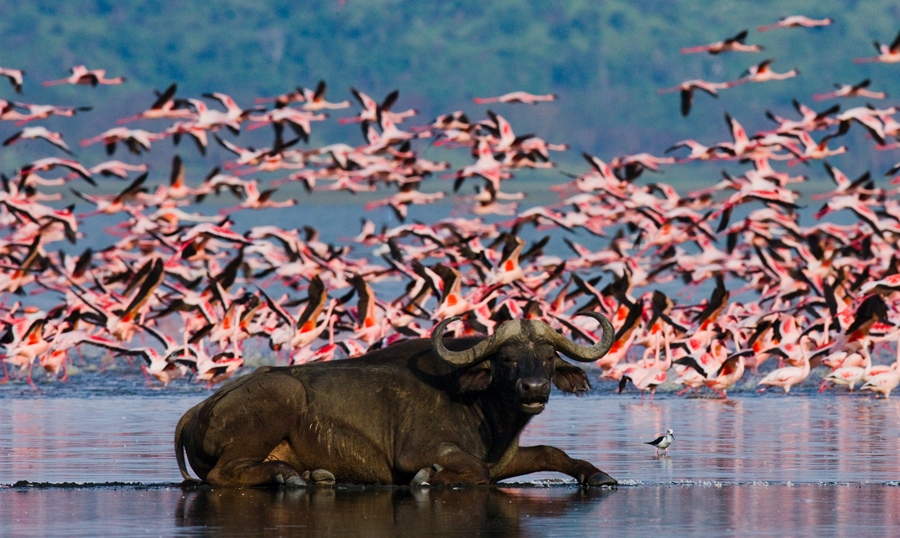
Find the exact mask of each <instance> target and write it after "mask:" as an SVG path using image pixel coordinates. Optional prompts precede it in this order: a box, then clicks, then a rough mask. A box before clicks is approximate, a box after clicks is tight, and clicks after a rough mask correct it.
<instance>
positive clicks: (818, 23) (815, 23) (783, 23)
mask: <svg viewBox="0 0 900 538" xmlns="http://www.w3.org/2000/svg"><path fill="white" fill-rule="evenodd" d="M833 22H834V19H832V18H831V17H826V18H824V19H811V18H809V17H804V16H803V15H789V16H787V17H782V18H780V19H778V22H775V23H772V24H766V25H764V26H759V27H757V28H756V30H757V31H758V32H768V31H769V30H774V29H776V28H797V27H803V28H817V27H822V26H829V25H830V24H832V23H833Z"/></svg>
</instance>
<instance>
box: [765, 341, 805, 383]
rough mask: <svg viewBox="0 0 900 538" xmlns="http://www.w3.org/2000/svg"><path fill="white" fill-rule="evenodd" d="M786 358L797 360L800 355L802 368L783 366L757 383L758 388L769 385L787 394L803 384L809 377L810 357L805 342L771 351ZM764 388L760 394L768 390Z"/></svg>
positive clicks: (790, 344) (782, 346)
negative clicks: (781, 389) (795, 386)
mask: <svg viewBox="0 0 900 538" xmlns="http://www.w3.org/2000/svg"><path fill="white" fill-rule="evenodd" d="M770 351H771V352H774V353H777V354H779V355H781V356H783V357H785V358H790V359H796V358H797V356H798V355H799V358H800V366H783V367H781V368H777V369H775V370H772V371H771V372H769V373H768V374H767V375H766V376H765V377H763V378H762V379H760V380H759V382H757V384H756V385H757V386H760V385H768V386H772V387H781V388H783V389H784V392H785V394H787V393H789V392H790V391H791V387H793V386H794V385H797V384H799V383H801V382H802V381H803V380H804V379H806V378H807V377H808V376H809V356H808V354H807V350H806V345H805V342H803V341H801V342H799V343H796V344H795V343H788V344H784V345H780V346H778V347H775V348H773V349H772V350H770ZM766 388H767V387H762V388H761V389H759V391H758V392H762V391H764V390H766Z"/></svg>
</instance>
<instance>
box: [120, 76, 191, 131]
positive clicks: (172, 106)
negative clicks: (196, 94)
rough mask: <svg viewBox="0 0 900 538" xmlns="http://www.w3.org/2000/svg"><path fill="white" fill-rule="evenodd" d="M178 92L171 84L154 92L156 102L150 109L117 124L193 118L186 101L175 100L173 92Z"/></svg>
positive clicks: (175, 85) (174, 85)
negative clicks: (162, 89) (140, 120)
mask: <svg viewBox="0 0 900 538" xmlns="http://www.w3.org/2000/svg"><path fill="white" fill-rule="evenodd" d="M177 90H178V85H177V84H174V83H173V84H171V85H170V86H169V87H168V88H166V89H165V90H164V91H162V92H156V101H154V102H153V104H152V105H150V108H148V109H147V110H144V111H142V112H139V113H137V114H135V115H134V116H129V117H127V118H119V119H118V120H117V123H119V124H122V123H128V122H131V121H134V120H139V119H145V120H155V119H162V118H188V117H191V116H193V114H194V113H193V111H192V110H191V109H190V108H189V107H188V105H187V101H184V100H181V99H175V92H176V91H177Z"/></svg>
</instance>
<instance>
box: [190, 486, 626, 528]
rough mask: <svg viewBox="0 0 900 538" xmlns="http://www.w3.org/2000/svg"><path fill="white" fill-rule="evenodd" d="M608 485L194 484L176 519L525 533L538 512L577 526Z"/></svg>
mask: <svg viewBox="0 0 900 538" xmlns="http://www.w3.org/2000/svg"><path fill="white" fill-rule="evenodd" d="M613 494H614V492H612V491H610V490H581V489H574V488H573V489H568V488H567V489H561V490H557V491H554V492H553V493H552V494H548V491H547V490H537V489H532V490H527V489H512V490H501V489H494V488H470V489H459V490H453V489H449V490H418V491H410V490H407V489H402V490H385V489H379V490H355V491H346V490H343V491H342V490H334V489H319V490H313V491H309V492H308V491H305V490H303V491H265V490H223V489H219V490H200V491H194V492H190V493H187V494H185V495H184V497H183V498H182V499H181V500H180V502H179V503H178V507H177V509H176V511H175V524H176V526H178V527H180V528H185V529H189V530H197V529H203V532H204V533H209V534H214V535H220V534H222V533H223V532H227V533H229V534H232V533H233V534H240V535H253V534H262V533H275V534H286V533H291V532H300V531H302V532H303V533H307V534H315V535H317V536H329V535H337V534H341V535H352V536H363V535H365V536H398V535H404V536H416V535H427V534H446V533H447V532H448V531H449V532H452V533H453V534H458V535H461V536H474V535H510V536H519V535H526V536H527V535H528V532H527V530H528V529H529V528H533V527H534V526H535V525H540V522H541V520H548V519H553V520H557V521H567V522H568V525H570V526H572V525H575V526H578V525H580V521H581V520H584V519H585V518H590V517H592V516H591V514H592V512H593V511H594V510H596V509H597V507H598V506H599V503H600V501H602V500H603V499H605V498H606V497H608V496H610V495H613Z"/></svg>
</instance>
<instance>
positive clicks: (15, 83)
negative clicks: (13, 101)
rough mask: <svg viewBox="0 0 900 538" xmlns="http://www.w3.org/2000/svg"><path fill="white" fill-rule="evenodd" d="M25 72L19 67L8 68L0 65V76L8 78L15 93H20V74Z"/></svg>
mask: <svg viewBox="0 0 900 538" xmlns="http://www.w3.org/2000/svg"><path fill="white" fill-rule="evenodd" d="M24 74H25V72H24V71H22V70H21V69H10V68H8V67H0V77H6V78H8V79H9V83H10V84H12V87H13V90H15V92H16V93H22V76H23V75H24Z"/></svg>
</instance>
